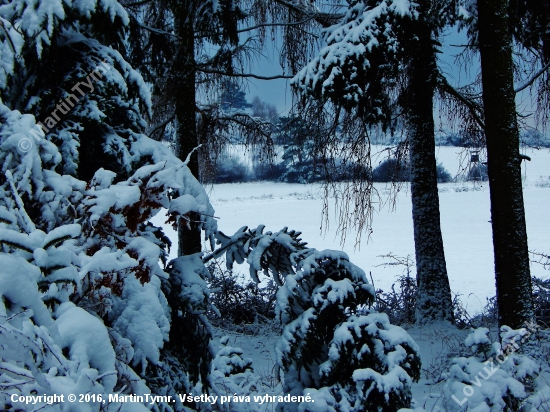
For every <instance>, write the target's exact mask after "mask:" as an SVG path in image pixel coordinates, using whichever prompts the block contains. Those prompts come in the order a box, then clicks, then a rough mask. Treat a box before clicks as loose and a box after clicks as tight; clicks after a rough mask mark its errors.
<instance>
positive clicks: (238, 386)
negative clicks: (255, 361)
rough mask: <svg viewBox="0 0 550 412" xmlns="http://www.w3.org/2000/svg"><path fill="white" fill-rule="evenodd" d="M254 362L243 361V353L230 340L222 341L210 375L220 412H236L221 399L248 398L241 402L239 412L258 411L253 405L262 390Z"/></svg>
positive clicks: (228, 403) (233, 407)
mask: <svg viewBox="0 0 550 412" xmlns="http://www.w3.org/2000/svg"><path fill="white" fill-rule="evenodd" d="M253 372H254V371H253V369H252V360H250V359H243V351H242V349H240V348H234V347H232V346H230V345H229V338H228V337H227V336H224V337H222V338H221V339H220V349H219V350H218V353H217V354H216V357H215V358H214V360H213V361H212V366H211V373H210V387H211V388H212V392H213V394H215V395H217V396H218V399H217V404H218V408H219V410H220V411H227V412H229V411H232V410H235V405H231V403H230V402H225V404H224V403H222V402H221V397H222V396H225V397H231V398H232V397H233V396H237V397H248V401H245V402H239V403H238V405H239V406H238V410H239V412H249V411H250V412H252V411H255V410H257V409H256V408H254V406H253V405H252V404H251V401H252V400H253V398H254V395H256V396H257V395H258V390H259V389H262V388H261V384H260V382H259V381H260V378H259V377H258V376H256V375H254V373H253Z"/></svg>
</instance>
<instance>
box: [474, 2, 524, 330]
mask: <svg viewBox="0 0 550 412" xmlns="http://www.w3.org/2000/svg"><path fill="white" fill-rule="evenodd" d="M478 13H479V15H478V19H479V20H478V28H479V43H480V56H481V74H482V85H483V106H484V112H485V135H486V139H487V161H488V165H487V169H488V174H489V188H490V193H491V222H492V227H493V248H494V254H495V277H496V290H497V304H498V313H499V324H500V325H501V326H502V325H508V326H510V327H512V328H519V327H522V326H524V322H528V321H531V320H532V319H533V300H532V289H531V274H530V271H529V253H528V247H527V230H526V225H525V209H524V205H523V189H522V183H521V157H520V153H519V130H518V124H517V115H516V103H515V92H514V77H513V61H512V38H511V34H510V31H509V26H508V2H507V0H478Z"/></svg>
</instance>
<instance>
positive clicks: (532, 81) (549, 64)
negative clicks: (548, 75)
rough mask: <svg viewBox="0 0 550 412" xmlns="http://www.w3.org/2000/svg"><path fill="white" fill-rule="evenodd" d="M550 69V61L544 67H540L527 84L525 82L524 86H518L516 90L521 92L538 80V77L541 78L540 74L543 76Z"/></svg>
mask: <svg viewBox="0 0 550 412" xmlns="http://www.w3.org/2000/svg"><path fill="white" fill-rule="evenodd" d="M548 69H550V62H548V63H547V64H546V65H545V66H544V67H543V68H542V69H540V70H539V71H538V72H536V73H535V74H534V75H533V77H531V78H530V79H529V80H528V81H527V82H526V83H525V84H523V85H522V86H520V87H518V88H517V89H516V90H514V92H516V93H519V92H521V91H522V90H525V89H527V88H528V87H529V86H531V85H532V84H533V83H534V82H535V80H537V78H539V77H540V76H542V75H543V74H544V72H545V71H546V70H548Z"/></svg>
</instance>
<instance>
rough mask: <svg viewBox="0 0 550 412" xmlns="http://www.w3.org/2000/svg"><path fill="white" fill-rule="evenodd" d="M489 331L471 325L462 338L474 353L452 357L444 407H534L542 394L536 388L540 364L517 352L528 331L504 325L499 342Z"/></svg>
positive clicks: (469, 408) (448, 409)
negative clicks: (470, 329) (464, 338)
mask: <svg viewBox="0 0 550 412" xmlns="http://www.w3.org/2000/svg"><path fill="white" fill-rule="evenodd" d="M488 333H489V330H488V329H487V328H478V329H473V330H472V332H471V333H470V334H469V335H468V337H467V338H466V340H465V344H466V346H467V347H469V348H470V349H471V350H472V352H473V355H472V356H470V357H468V358H466V357H459V358H454V359H453V360H452V364H451V367H450V369H449V372H448V373H447V374H446V376H445V379H446V382H445V385H444V387H443V399H444V406H445V410H447V411H491V412H497V411H503V410H506V411H519V410H523V411H536V410H537V409H536V407H535V408H534V409H533V407H532V405H533V404H536V403H538V401H539V400H540V398H541V395H543V393H542V392H537V391H536V385H537V384H536V378H537V376H538V373H539V370H540V368H539V365H538V364H537V363H536V362H535V361H533V360H532V359H531V358H529V357H528V356H526V355H524V354H521V353H519V352H520V351H519V350H520V347H521V346H520V345H521V344H522V343H523V342H524V341H525V340H526V339H527V337H528V335H529V334H531V332H529V331H527V329H519V330H512V329H510V328H508V327H507V326H503V327H502V328H501V333H500V336H501V340H502V342H491V340H490V339H489V337H488ZM543 391H545V390H544V389H543ZM529 394H532V395H531V396H529ZM538 406H540V403H538Z"/></svg>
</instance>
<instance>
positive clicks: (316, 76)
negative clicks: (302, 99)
mask: <svg viewBox="0 0 550 412" xmlns="http://www.w3.org/2000/svg"><path fill="white" fill-rule="evenodd" d="M371 3H372V2H367V1H353V2H350V5H349V8H348V10H347V12H346V14H345V17H344V18H343V19H342V21H341V22H340V23H338V24H335V25H333V26H331V27H329V28H328V29H326V30H325V31H324V39H325V41H326V43H327V46H325V47H324V48H322V49H321V51H320V52H319V55H318V56H317V57H316V58H315V59H313V60H312V61H311V62H310V63H309V64H308V65H307V66H306V67H304V68H303V69H302V70H301V71H300V72H299V73H298V74H297V75H296V76H295V77H294V78H293V79H292V81H291V84H292V85H293V86H294V87H295V88H296V89H297V90H298V91H299V92H300V93H301V94H302V95H311V96H314V97H316V98H322V99H330V100H331V101H332V102H334V103H335V104H338V105H342V106H343V107H344V108H347V109H352V108H355V107H360V112H362V113H367V114H368V115H369V116H370V118H371V119H372V120H373V121H376V120H380V119H383V118H385V117H387V116H388V115H389V113H388V111H389V108H388V106H389V105H390V100H391V98H390V94H391V90H392V89H393V88H395V87H396V85H395V77H396V75H397V73H398V70H399V68H400V67H399V63H398V61H399V59H398V58H399V55H400V54H402V53H403V41H404V40H405V39H404V33H403V30H402V27H401V26H403V25H405V24H407V23H409V22H411V21H412V20H414V19H416V18H417V17H418V13H417V11H416V7H415V4H414V3H411V2H409V1H408V0H382V1H379V2H376V5H374V6H373V5H372V4H371ZM366 96H368V101H366V100H367V97H366Z"/></svg>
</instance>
